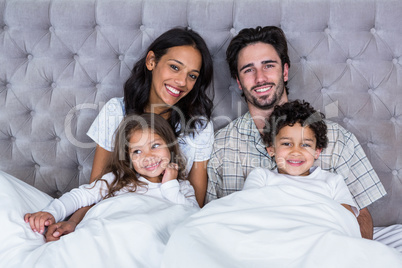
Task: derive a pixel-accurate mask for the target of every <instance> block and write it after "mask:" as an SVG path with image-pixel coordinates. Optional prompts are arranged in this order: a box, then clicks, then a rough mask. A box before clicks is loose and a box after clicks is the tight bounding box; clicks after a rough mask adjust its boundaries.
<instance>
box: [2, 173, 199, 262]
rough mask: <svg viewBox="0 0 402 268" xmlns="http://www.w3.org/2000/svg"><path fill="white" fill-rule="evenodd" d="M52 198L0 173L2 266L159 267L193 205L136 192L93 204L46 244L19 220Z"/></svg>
mask: <svg viewBox="0 0 402 268" xmlns="http://www.w3.org/2000/svg"><path fill="white" fill-rule="evenodd" d="M51 200H52V198H51V197H50V196H48V195H46V194H44V193H42V192H40V191H38V190H37V189H35V188H33V187H31V186H29V185H28V184H26V183H24V182H22V181H20V180H18V179H16V178H14V177H12V176H9V175H7V174H5V173H3V172H0V267H1V268H8V267H16V268H30V267H35V268H36V267H49V268H56V267H57V268H59V267H74V268H76V267H93V268H95V267H105V268H106V267H107V268H110V267H113V268H114V267H160V262H161V258H162V254H163V252H164V249H165V246H166V243H167V241H168V239H169V237H170V235H171V233H172V231H173V230H174V229H175V228H176V226H177V225H178V224H179V223H180V222H182V221H183V220H184V219H185V218H187V217H188V216H189V215H191V214H193V213H194V212H196V211H198V209H196V208H192V207H189V206H183V205H175V204H172V203H169V202H166V201H163V200H160V199H157V198H154V197H149V196H142V195H139V194H135V193H128V194H123V195H121V196H117V197H114V198H111V199H106V200H103V201H101V202H100V203H98V204H97V205H96V206H94V207H93V208H91V209H90V210H89V212H88V213H87V215H86V216H85V218H84V219H83V221H82V222H81V224H79V225H78V226H77V229H76V231H75V232H73V233H71V234H69V235H66V236H63V237H62V238H61V239H60V240H59V241H55V242H50V243H45V242H44V239H43V236H42V235H39V234H37V233H34V232H32V230H31V229H30V227H29V224H27V223H25V222H24V220H23V215H24V214H25V213H27V212H33V211H38V210H40V209H42V208H44V207H45V206H46V205H47V204H48V203H49V202H50V201H51Z"/></svg>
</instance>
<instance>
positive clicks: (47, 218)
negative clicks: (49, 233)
mask: <svg viewBox="0 0 402 268" xmlns="http://www.w3.org/2000/svg"><path fill="white" fill-rule="evenodd" d="M24 220H25V222H26V223H28V222H29V225H30V226H31V229H32V231H34V232H37V233H40V234H43V232H44V231H45V226H49V225H51V224H53V223H55V222H56V221H55V219H54V217H53V215H52V214H50V213H49V212H44V211H39V212H36V213H32V214H31V213H27V214H25V216H24Z"/></svg>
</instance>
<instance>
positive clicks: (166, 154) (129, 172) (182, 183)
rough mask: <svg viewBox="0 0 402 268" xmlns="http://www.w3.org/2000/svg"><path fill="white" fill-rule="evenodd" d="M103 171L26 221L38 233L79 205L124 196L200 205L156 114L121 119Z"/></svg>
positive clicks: (171, 136)
mask: <svg viewBox="0 0 402 268" xmlns="http://www.w3.org/2000/svg"><path fill="white" fill-rule="evenodd" d="M105 172H106V174H105V175H104V176H102V177H100V178H98V179H96V180H95V181H94V182H93V183H91V184H90V185H88V184H87V185H81V186H80V187H79V188H76V189H73V190H72V191H70V192H68V193H66V194H64V195H63V196H61V197H60V198H59V199H55V200H54V201H53V202H52V203H50V205H49V206H47V207H46V208H45V209H44V210H43V211H40V212H36V213H33V214H30V213H27V214H25V216H24V219H25V222H29V224H30V226H31V228H32V230H33V231H35V232H39V233H41V234H42V233H43V232H44V229H45V226H49V225H50V224H52V223H55V222H56V221H60V220H63V219H64V218H65V217H67V216H69V215H71V214H72V213H73V212H75V211H76V210H77V209H79V208H81V207H84V206H89V205H92V204H95V203H97V202H99V201H100V200H102V199H105V198H109V197H113V196H115V195H119V194H123V193H127V192H136V193H138V194H144V195H150V196H154V197H158V198H162V199H165V200H167V201H170V202H173V203H176V204H184V205H190V206H195V207H199V206H198V203H197V201H196V199H195V195H194V189H193V187H192V186H191V185H190V183H189V182H188V180H186V178H185V171H184V165H183V158H182V156H181V154H180V148H179V146H178V143H177V140H176V137H175V134H174V132H173V130H172V128H171V127H170V125H169V123H168V122H167V121H166V120H165V119H163V118H162V117H161V116H159V115H156V114H144V115H142V116H137V115H133V116H128V117H126V118H125V119H124V120H123V121H122V123H121V124H120V126H119V130H118V131H117V133H116V142H115V150H114V152H113V155H112V158H111V161H110V163H109V165H108V166H107V167H106V169H105Z"/></svg>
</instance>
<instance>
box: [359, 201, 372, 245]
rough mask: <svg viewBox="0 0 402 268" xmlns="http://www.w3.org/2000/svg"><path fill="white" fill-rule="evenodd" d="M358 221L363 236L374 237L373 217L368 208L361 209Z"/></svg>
mask: <svg viewBox="0 0 402 268" xmlns="http://www.w3.org/2000/svg"><path fill="white" fill-rule="evenodd" d="M357 222H358V223H359V226H360V233H361V234H362V237H363V238H366V239H373V219H372V218H371V214H370V212H369V210H368V209H367V208H363V209H362V210H360V213H359V216H358V217H357Z"/></svg>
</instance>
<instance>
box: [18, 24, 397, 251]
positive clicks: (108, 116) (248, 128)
mask: <svg viewBox="0 0 402 268" xmlns="http://www.w3.org/2000/svg"><path fill="white" fill-rule="evenodd" d="M226 56H227V58H226V59H227V62H228V64H229V68H230V72H231V76H232V77H233V78H234V79H235V80H236V81H237V83H238V86H239V88H240V90H241V91H242V94H243V96H244V98H245V100H246V102H247V105H248V110H249V111H248V112H247V113H246V114H244V115H243V116H241V117H239V118H237V119H235V120H234V121H233V122H231V123H230V124H229V125H227V126H226V127H224V128H222V129H220V130H219V131H217V132H216V133H214V131H213V125H212V122H211V111H212V107H213V102H212V100H211V98H210V96H212V95H213V92H209V90H210V89H211V87H210V84H211V81H212V74H213V71H212V58H211V55H210V53H209V51H208V48H207V46H206V44H205V42H204V40H203V39H202V38H201V37H200V36H199V35H198V34H197V33H196V32H194V31H192V30H187V29H181V28H175V29H172V30H169V31H167V32H165V33H164V34H162V35H161V36H159V37H158V38H157V39H156V40H155V41H154V42H153V43H152V44H151V45H150V46H149V48H148V49H147V51H146V53H145V54H144V57H143V58H141V59H140V60H139V61H138V62H137V63H136V64H135V65H134V68H133V70H132V74H131V77H130V78H129V79H128V80H127V82H126V83H125V86H124V97H123V98H113V99H111V100H110V101H109V102H107V103H106V104H105V106H104V107H103V108H102V110H101V111H100V113H99V115H98V117H97V118H96V119H95V121H94V122H93V124H92V126H91V127H90V129H89V131H88V133H87V134H88V136H89V137H91V138H92V139H93V140H94V141H95V142H96V143H97V147H96V151H95V156H94V161H93V168H92V173H91V178H90V184H89V185H82V186H80V187H79V188H77V189H73V190H72V191H71V192H68V193H65V194H64V195H63V196H62V197H60V198H59V199H55V200H54V201H52V202H51V203H50V204H49V205H48V206H47V207H46V208H44V209H43V211H39V212H37V211H26V214H25V216H24V220H25V221H26V223H27V224H29V226H30V227H31V229H32V230H33V231H35V232H38V233H40V234H43V235H44V236H45V239H46V241H56V240H59V239H60V238H61V237H62V236H64V235H67V234H69V233H71V232H74V230H75V228H76V226H77V224H79V223H80V221H81V220H82V219H83V217H84V216H85V214H86V212H87V211H88V210H89V208H90V207H91V206H92V205H94V204H96V203H98V202H99V201H101V200H102V199H106V198H111V197H114V196H117V195H121V194H124V193H127V192H136V193H138V194H142V195H150V196H154V197H157V198H160V199H163V200H166V202H173V203H175V204H183V205H189V206H196V207H201V208H202V209H201V211H203V210H207V209H208V207H209V205H208V204H210V203H211V204H212V203H214V202H215V201H214V200H216V199H220V198H224V197H225V196H230V194H232V193H234V192H237V191H241V190H245V191H246V190H249V189H255V188H264V187H270V186H272V185H294V186H296V187H298V188H302V189H305V190H307V191H311V192H314V193H316V194H317V195H325V196H326V197H329V198H331V199H333V200H335V201H336V202H338V203H339V204H341V205H342V206H343V207H344V208H345V209H346V210H349V211H350V212H351V213H352V215H354V216H355V217H356V219H357V222H358V224H359V226H360V232H361V236H362V237H363V238H366V239H373V223H372V219H371V216H370V213H369V211H368V209H367V206H368V205H370V204H371V203H373V202H375V201H376V200H378V199H380V198H381V197H383V196H384V195H385V194H386V192H385V190H384V188H383V186H382V184H381V182H380V180H379V178H378V176H377V174H376V173H375V171H374V170H373V168H372V166H371V164H370V163H369V161H368V159H367V158H366V156H365V153H364V152H363V149H362V147H361V146H360V144H359V143H358V141H357V139H356V138H355V136H354V135H353V134H351V133H350V132H349V131H347V130H345V129H344V128H343V127H341V126H340V125H338V124H336V123H333V122H330V121H327V120H324V115H323V114H322V113H319V112H318V111H315V110H314V109H313V107H311V106H310V105H309V104H308V103H307V102H304V101H289V100H288V93H289V89H288V88H287V86H286V84H287V81H288V77H289V76H288V72H289V68H290V60H289V56H288V48H287V41H286V37H285V35H284V33H283V31H282V30H281V29H280V28H278V27H274V26H267V27H256V28H250V29H243V30H242V31H240V32H239V33H238V35H237V36H235V37H234V38H233V40H232V41H231V43H230V44H229V47H228V49H227V52H226ZM70 215H71V216H70ZM68 216H70V217H69V218H68ZM66 217H67V220H64V219H65V218H66ZM45 229H47V230H46V231H45ZM374 239H375V240H378V241H380V242H382V243H384V244H387V245H389V246H390V247H393V248H396V249H397V250H398V251H400V252H402V225H394V226H390V227H387V228H374ZM188 250H191V248H189V249H188Z"/></svg>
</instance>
